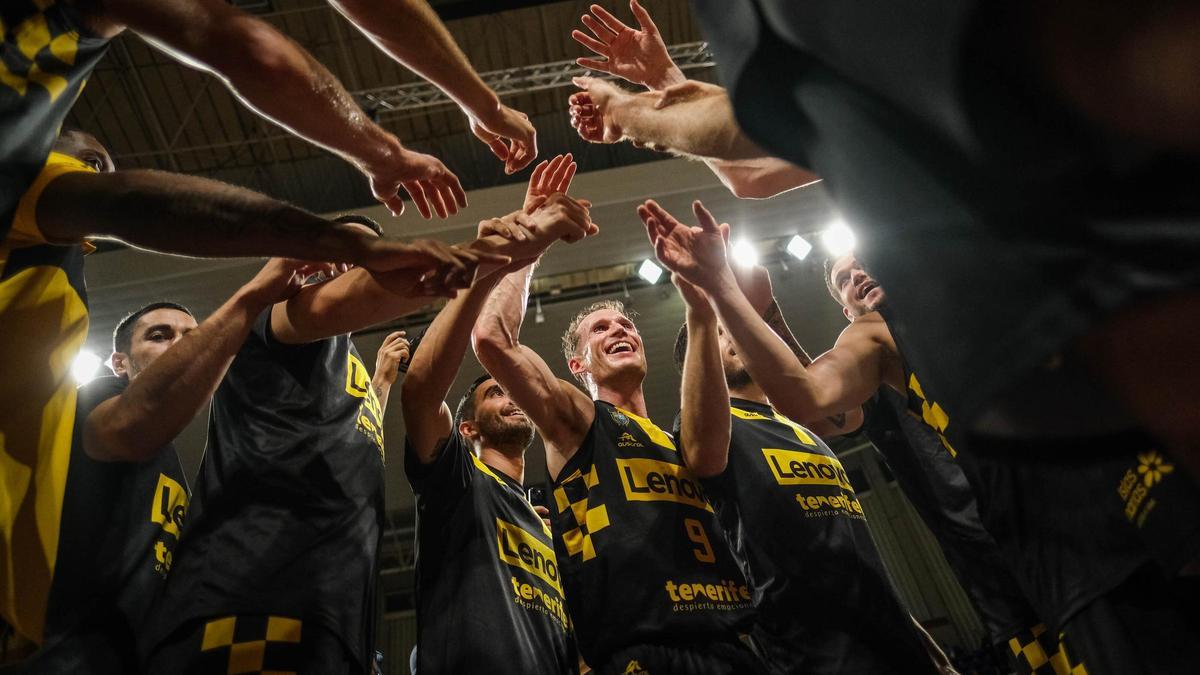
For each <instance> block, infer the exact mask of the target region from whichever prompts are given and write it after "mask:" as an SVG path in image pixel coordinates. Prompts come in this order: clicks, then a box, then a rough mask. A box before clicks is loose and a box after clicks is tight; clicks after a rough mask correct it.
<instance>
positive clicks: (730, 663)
mask: <svg viewBox="0 0 1200 675" xmlns="http://www.w3.org/2000/svg"><path fill="white" fill-rule="evenodd" d="M589 665H591V666H592V672H594V673H596V675H672V674H678V675H767V673H769V672H770V671H769V670H768V669H767V666H766V665H765V664H764V663H763V662H762V660H761V659H760V658H759V657H758V655H756V654H755V653H754V652H753V651H752V650H751V649H750V648H749V647H747V646H746V645H744V644H741V643H734V642H721V641H714V642H707V643H695V644H686V645H672V646H667V645H660V644H643V645H632V646H629V647H624V648H622V649H619V650H617V651H616V652H614V653H613V654H611V655H610V656H609V657H608V659H606V660H605V661H604V662H603V663H599V664H589Z"/></svg>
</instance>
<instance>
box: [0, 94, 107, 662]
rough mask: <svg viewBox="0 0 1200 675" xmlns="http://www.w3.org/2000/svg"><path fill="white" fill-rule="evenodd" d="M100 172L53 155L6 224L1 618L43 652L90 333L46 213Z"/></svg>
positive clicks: (0, 282)
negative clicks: (66, 191)
mask: <svg viewBox="0 0 1200 675" xmlns="http://www.w3.org/2000/svg"><path fill="white" fill-rule="evenodd" d="M2 89H3V87H0V90H2ZM4 142H7V141H4ZM92 170H93V169H92V168H91V167H89V166H87V165H86V164H84V163H83V162H80V161H78V160H76V159H74V158H72V157H68V156H66V155H60V154H58V153H51V154H50V156H49V158H48V159H46V163H45V166H44V167H42V171H41V173H40V174H38V176H37V178H36V179H35V180H34V181H33V183H32V184H31V185H30V186H29V189H28V190H27V191H26V192H25V194H24V196H22V197H21V199H20V200H19V201H18V208H17V210H16V211H15V217H13V218H12V220H11V221H8V222H5V227H6V229H7V235H6V236H5V237H4V239H3V241H2V242H0V373H3V374H4V377H2V378H0V486H2V487H0V492H3V494H4V498H5V503H6V507H5V508H3V509H0V612H2V613H3V616H4V620H5V621H7V622H8V623H10V624H11V625H12V626H13V628H14V629H15V630H16V631H17V632H18V633H20V634H21V635H23V636H25V637H26V638H28V639H30V640H32V641H34V642H37V643H40V642H41V641H42V639H43V633H44V630H45V620H46V599H47V598H48V597H49V595H50V585H51V581H52V579H53V578H54V570H55V566H56V564H57V562H58V559H59V551H58V549H59V535H60V532H59V525H60V522H61V519H62V505H63V499H64V496H65V494H66V481H67V472H68V468H69V466H70V463H71V434H72V430H73V428H74V426H75V405H76V390H75V382H74V381H73V380H72V379H71V376H70V369H71V362H72V360H73V359H74V358H75V355H76V354H77V353H78V352H79V349H80V348H81V347H82V346H83V342H84V340H85V339H86V338H87V331H88V311H87V291H86V288H85V285H84V278H83V256H84V253H85V248H84V244H82V242H81V243H80V244H78V245H74V246H54V245H50V244H48V243H47V241H46V238H45V237H43V236H42V233H41V231H40V229H39V228H38V223H37V203H38V200H39V199H40V198H41V195H42V191H43V190H44V189H45V187H46V186H47V185H49V184H50V182H51V181H53V180H54V179H55V178H57V177H59V176H61V175H63V174H66V173H71V172H76V171H92ZM5 189H7V185H6V186H5ZM9 226H11V227H9Z"/></svg>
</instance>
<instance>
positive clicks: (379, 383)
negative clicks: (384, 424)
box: [371, 370, 395, 411]
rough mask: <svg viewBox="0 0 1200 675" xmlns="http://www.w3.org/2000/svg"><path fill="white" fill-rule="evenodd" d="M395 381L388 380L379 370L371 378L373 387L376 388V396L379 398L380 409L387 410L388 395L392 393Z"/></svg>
mask: <svg viewBox="0 0 1200 675" xmlns="http://www.w3.org/2000/svg"><path fill="white" fill-rule="evenodd" d="M394 383H395V380H388V379H387V378H386V377H384V375H383V373H381V372H379V371H378V370H376V371H375V375H374V376H373V377H372V378H371V388H372V389H374V390H375V398H377V399H379V409H380V410H384V411H386V410H387V402H388V395H389V394H391V393H392V384H394Z"/></svg>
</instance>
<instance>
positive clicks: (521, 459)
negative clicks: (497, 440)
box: [479, 446, 525, 485]
mask: <svg viewBox="0 0 1200 675" xmlns="http://www.w3.org/2000/svg"><path fill="white" fill-rule="evenodd" d="M479 460H480V461H481V462H483V463H484V464H487V465H488V466H490V467H492V468H493V469H496V470H497V471H499V472H501V473H503V474H504V475H506V476H508V477H509V478H511V479H513V480H515V481H517V482H518V483H520V484H521V485H524V484H525V449H524V448H521V449H520V450H516V451H513V450H505V449H502V448H490V447H486V446H480V447H479Z"/></svg>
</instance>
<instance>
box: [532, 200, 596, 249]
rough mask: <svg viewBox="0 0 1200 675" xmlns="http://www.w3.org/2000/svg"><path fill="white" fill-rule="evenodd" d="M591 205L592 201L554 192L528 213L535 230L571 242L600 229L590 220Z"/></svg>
mask: <svg viewBox="0 0 1200 675" xmlns="http://www.w3.org/2000/svg"><path fill="white" fill-rule="evenodd" d="M591 207H592V203H591V202H589V201H587V200H586V199H572V198H570V197H568V196H567V195H565V194H563V193H561V192H556V193H554V194H552V195H550V197H549V198H547V199H546V201H545V203H543V204H542V205H541V206H539V207H538V208H537V210H536V211H534V212H533V213H532V214H530V215H531V217H532V218H533V220H534V223H535V225H534V227H535V229H536V230H538V231H540V232H546V233H548V234H550V235H552V236H554V238H555V239H561V240H563V241H565V242H567V243H572V242H576V241H579V240H580V239H583V238H584V237H590V236H592V235H594V234H596V233H598V232H599V231H600V227H599V226H598V225H596V224H595V223H593V222H592V216H591V211H590V209H591Z"/></svg>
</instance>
